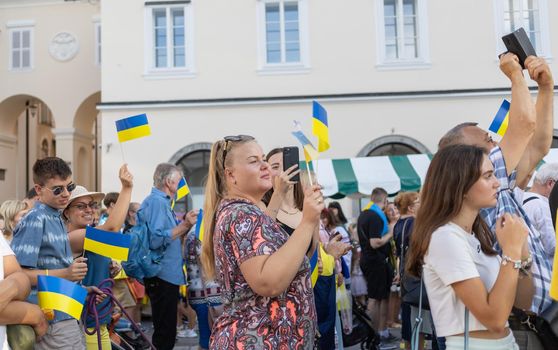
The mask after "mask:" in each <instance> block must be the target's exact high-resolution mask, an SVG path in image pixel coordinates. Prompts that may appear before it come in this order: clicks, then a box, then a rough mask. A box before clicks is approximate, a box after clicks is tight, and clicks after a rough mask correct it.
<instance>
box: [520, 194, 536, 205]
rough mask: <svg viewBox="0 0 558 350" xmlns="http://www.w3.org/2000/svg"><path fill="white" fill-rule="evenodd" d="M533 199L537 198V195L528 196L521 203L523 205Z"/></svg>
mask: <svg viewBox="0 0 558 350" xmlns="http://www.w3.org/2000/svg"><path fill="white" fill-rule="evenodd" d="M533 199H539V197H537V196H532V197H529V198H527V199H525V200H523V205H525V204H526V203H528V202H530V201H532V200H533Z"/></svg>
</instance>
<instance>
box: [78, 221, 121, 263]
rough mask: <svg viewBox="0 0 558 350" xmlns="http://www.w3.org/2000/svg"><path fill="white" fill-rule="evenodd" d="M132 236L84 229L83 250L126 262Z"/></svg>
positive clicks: (90, 228)
mask: <svg viewBox="0 0 558 350" xmlns="http://www.w3.org/2000/svg"><path fill="white" fill-rule="evenodd" d="M131 239H132V236H130V235H124V234H121V233H118V232H107V231H103V230H99V229H96V228H93V227H89V226H87V227H86V228H85V242H84V244H83V249H84V250H88V251H90V252H93V253H96V254H99V255H102V256H106V257H107V258H112V259H116V260H121V261H126V260H128V251H129V249H130V242H131Z"/></svg>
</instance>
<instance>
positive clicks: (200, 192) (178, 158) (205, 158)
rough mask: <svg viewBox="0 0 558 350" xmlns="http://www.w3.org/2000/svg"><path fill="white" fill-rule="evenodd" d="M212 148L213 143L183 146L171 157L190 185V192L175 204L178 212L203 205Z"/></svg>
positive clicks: (171, 161) (171, 160)
mask: <svg viewBox="0 0 558 350" xmlns="http://www.w3.org/2000/svg"><path fill="white" fill-rule="evenodd" d="M210 149H211V144H209V143H197V144H193V145H189V146H186V147H183V148H182V149H181V150H179V151H178V152H176V153H175V154H174V155H173V156H172V157H171V159H170V163H173V164H176V165H178V166H179V167H180V168H181V169H182V172H183V173H184V178H186V182H188V187H190V194H189V195H188V196H186V198H182V199H181V200H179V201H178V202H177V203H176V204H175V206H174V210H175V211H176V212H186V211H188V210H191V209H200V208H202V207H203V202H204V189H205V183H206V180H207V172H208V170H209V155H210Z"/></svg>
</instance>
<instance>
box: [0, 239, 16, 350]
mask: <svg viewBox="0 0 558 350" xmlns="http://www.w3.org/2000/svg"><path fill="white" fill-rule="evenodd" d="M7 255H14V252H13V251H12V249H11V248H10V246H9V245H8V243H7V242H6V240H5V239H4V235H0V281H2V280H3V279H4V257H5V256H7ZM0 346H1V347H2V349H3V350H8V349H10V347H9V346H8V339H7V338H6V326H0Z"/></svg>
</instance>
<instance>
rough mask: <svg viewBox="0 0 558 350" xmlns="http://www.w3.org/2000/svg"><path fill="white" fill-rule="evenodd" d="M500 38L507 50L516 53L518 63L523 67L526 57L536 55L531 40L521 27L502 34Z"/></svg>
mask: <svg viewBox="0 0 558 350" xmlns="http://www.w3.org/2000/svg"><path fill="white" fill-rule="evenodd" d="M502 40H503V41H504V45H506V48H507V49H508V52H511V53H513V54H515V55H517V57H518V58H519V63H520V64H521V67H523V69H525V60H526V59H527V57H528V56H536V55H537V52H536V51H535V48H534V47H533V44H531V41H530V40H529V37H528V36H527V33H526V32H525V29H523V28H519V29H518V30H516V31H515V32H512V33H510V34H507V35H504V36H503V37H502Z"/></svg>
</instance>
